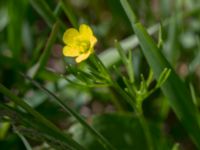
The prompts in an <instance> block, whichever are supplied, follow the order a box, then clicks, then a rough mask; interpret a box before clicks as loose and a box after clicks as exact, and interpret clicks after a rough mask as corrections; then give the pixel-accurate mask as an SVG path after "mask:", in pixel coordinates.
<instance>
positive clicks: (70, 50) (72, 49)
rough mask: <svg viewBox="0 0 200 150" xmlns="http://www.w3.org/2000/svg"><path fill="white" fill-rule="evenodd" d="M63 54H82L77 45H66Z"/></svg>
mask: <svg viewBox="0 0 200 150" xmlns="http://www.w3.org/2000/svg"><path fill="white" fill-rule="evenodd" d="M63 54H64V55H65V56H69V57H76V56H78V55H80V51H79V49H78V48H76V47H71V46H65V47H64V48H63Z"/></svg>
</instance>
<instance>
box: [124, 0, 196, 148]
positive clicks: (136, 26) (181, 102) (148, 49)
mask: <svg viewBox="0 0 200 150" xmlns="http://www.w3.org/2000/svg"><path fill="white" fill-rule="evenodd" d="M121 4H122V6H123V8H124V10H125V12H126V14H127V15H128V18H129V20H130V22H131V25H132V28H133V30H134V31H135V34H136V35H137V37H138V39H139V43H140V45H141V47H142V51H143V53H144V55H145V57H146V59H147V61H148V63H149V65H150V66H151V68H152V69H153V72H154V74H155V77H156V78H157V80H158V78H159V75H160V73H161V72H162V70H163V69H164V68H170V69H171V73H170V75H169V77H168V79H167V80H166V82H165V83H164V84H163V86H162V87H161V89H162V91H163V93H164V94H165V96H166V97H167V98H168V100H169V103H170V105H171V107H172V109H173V110H174V112H175V113H176V115H177V116H178V118H179V119H180V121H181V122H182V124H183V126H184V127H185V128H186V129H187V131H188V133H189V135H190V136H191V137H192V139H193V141H194V143H195V144H196V146H197V147H198V148H200V127H199V123H198V118H197V109H196V107H195V106H194V104H193V102H192V98H191V95H190V93H189V91H188V89H187V88H186V86H185V84H184V83H183V81H182V80H181V79H180V78H179V77H178V75H177V74H176V73H175V71H174V70H173V69H172V67H171V66H170V64H169V62H168V61H167V60H166V58H165V57H164V56H163V55H162V53H161V52H160V51H159V49H158V48H157V46H156V44H155V42H154V41H153V39H152V38H151V36H150V35H149V34H148V33H147V31H146V29H145V28H144V27H143V25H142V24H141V23H140V22H138V21H136V19H135V16H132V15H130V14H134V12H133V11H132V9H131V7H130V5H129V4H128V2H127V0H121Z"/></svg>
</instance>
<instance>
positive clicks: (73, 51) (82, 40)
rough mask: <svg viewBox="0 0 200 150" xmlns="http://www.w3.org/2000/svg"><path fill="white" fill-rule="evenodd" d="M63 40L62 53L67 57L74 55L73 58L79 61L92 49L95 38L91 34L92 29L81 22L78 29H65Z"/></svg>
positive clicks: (88, 54)
mask: <svg viewBox="0 0 200 150" xmlns="http://www.w3.org/2000/svg"><path fill="white" fill-rule="evenodd" d="M63 41H64V43H65V44H66V46H65V47H64V48H63V54H64V55H65V56H68V57H76V59H75V60H76V62H77V63H79V62H81V61H83V60H85V59H87V58H88V57H89V56H90V54H91V53H92V52H93V51H94V45H95V44H96V42H97V39H96V37H95V36H94V35H93V32H92V29H91V28H90V27H89V26H88V25H86V24H82V25H80V27H79V31H78V30H76V29H74V28H70V29H68V30H66V31H65V33H64V35H63Z"/></svg>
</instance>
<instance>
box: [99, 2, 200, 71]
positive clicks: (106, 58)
mask: <svg viewBox="0 0 200 150" xmlns="http://www.w3.org/2000/svg"><path fill="white" fill-rule="evenodd" d="M199 13H200V6H199V5H198V6H196V7H194V8H193V9H191V10H188V11H187V12H185V11H182V12H180V13H177V14H175V15H173V16H171V17H169V18H166V19H165V20H164V21H163V23H162V25H163V27H165V26H167V25H169V23H170V20H172V18H177V19H180V18H187V17H189V16H192V15H195V14H199ZM159 26H160V23H157V24H155V25H153V26H151V27H149V28H148V29H147V31H148V33H149V34H150V35H152V34H155V33H156V32H158V31H159ZM138 44H139V41H138V39H137V37H136V36H135V35H131V36H129V37H128V38H126V39H124V40H122V41H120V45H121V46H122V48H123V49H124V50H125V51H126V52H127V51H128V50H129V49H133V48H135V47H137V46H138ZM99 58H100V59H101V60H102V62H103V63H104V65H105V66H106V67H111V66H112V65H113V64H114V63H116V62H117V61H118V60H120V55H119V53H118V52H117V50H116V48H108V49H106V50H104V51H103V52H102V53H100V54H99ZM110 58H112V59H110Z"/></svg>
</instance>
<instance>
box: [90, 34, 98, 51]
mask: <svg viewBox="0 0 200 150" xmlns="http://www.w3.org/2000/svg"><path fill="white" fill-rule="evenodd" d="M96 43H97V38H96V37H95V36H91V37H90V47H92V48H93V47H94V45H95V44H96Z"/></svg>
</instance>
